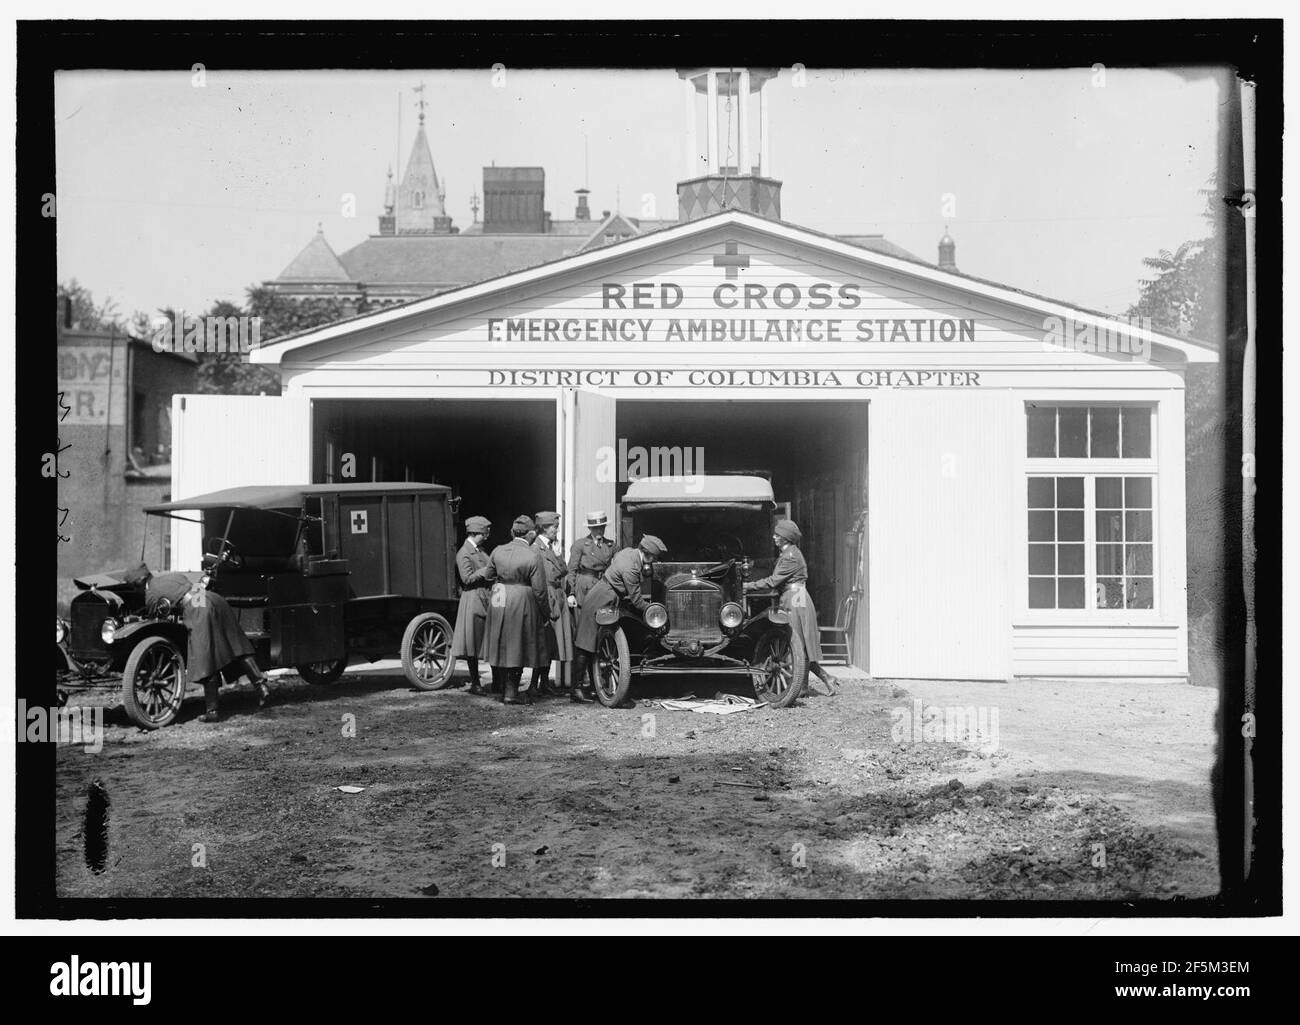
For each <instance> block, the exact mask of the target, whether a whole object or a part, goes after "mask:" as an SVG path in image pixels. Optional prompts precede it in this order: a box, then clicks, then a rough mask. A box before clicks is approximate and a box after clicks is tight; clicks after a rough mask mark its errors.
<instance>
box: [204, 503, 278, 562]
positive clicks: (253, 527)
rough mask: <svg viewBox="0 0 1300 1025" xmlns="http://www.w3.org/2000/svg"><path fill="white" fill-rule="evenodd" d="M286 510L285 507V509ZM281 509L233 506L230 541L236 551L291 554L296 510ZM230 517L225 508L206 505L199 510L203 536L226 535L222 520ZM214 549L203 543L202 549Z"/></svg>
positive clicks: (243, 553)
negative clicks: (275, 510)
mask: <svg viewBox="0 0 1300 1025" xmlns="http://www.w3.org/2000/svg"><path fill="white" fill-rule="evenodd" d="M285 512H289V510H285ZM285 512H273V511H271V510H266V509H236V510H235V519H234V522H233V523H231V525H230V535H229V540H230V543H231V544H233V545H234V546H235V551H236V552H238V553H239V554H240V555H277V556H286V557H287V556H290V555H293V554H294V546H295V544H296V542H297V540H298V519H297V514H296V510H294V511H293V515H285ZM229 520H230V510H229V509H207V510H205V511H204V513H203V534H204V537H205V538H209V537H210V538H220V537H226V524H227V522H229ZM213 550H214V549H213V548H212V547H211V546H209V545H206V544H205V547H204V551H213Z"/></svg>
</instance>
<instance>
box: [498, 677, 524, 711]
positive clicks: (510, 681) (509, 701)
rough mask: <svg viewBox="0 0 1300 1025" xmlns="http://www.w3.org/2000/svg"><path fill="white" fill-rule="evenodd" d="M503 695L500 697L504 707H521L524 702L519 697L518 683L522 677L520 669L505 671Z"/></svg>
mask: <svg viewBox="0 0 1300 1025" xmlns="http://www.w3.org/2000/svg"><path fill="white" fill-rule="evenodd" d="M506 673H507V675H506V683H505V693H504V694H503V695H502V696H501V703H502V704H504V705H522V704H523V703H524V702H523V701H522V700H521V699H520V697H519V681H520V679H521V678H522V677H523V675H524V671H523V669H522V668H520V669H508V670H506Z"/></svg>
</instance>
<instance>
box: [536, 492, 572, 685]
mask: <svg viewBox="0 0 1300 1025" xmlns="http://www.w3.org/2000/svg"><path fill="white" fill-rule="evenodd" d="M533 522H534V523H536V524H537V539H536V540H535V541H534V542H533V548H534V549H535V550H536V551H537V552H538V553H539V555H540V556H541V559H542V569H543V570H545V572H546V591H547V596H548V598H549V599H550V605H549V612H550V620H549V622H548V623H547V624H546V625H545V626H544V627H543V628H542V642H541V644H539V645H538V651H537V665H536V666H535V667H534V669H533V673H532V677H533V678H532V683H531V684H530V685H529V688H528V689H529V691H530V692H533V693H535V694H537V695H538V696H539V697H540V696H541V695H543V694H549V693H551V691H550V689H549V685H550V675H551V663H552V662H557V663H559V666H558V669H559V680H558V681H557V682H560V683H563V682H564V681H565V679H566V677H567V676H568V675H569V668H570V663H572V661H573V617H572V615H571V613H570V611H569V606H568V603H567V601H566V600H565V598H566V595H565V593H564V578H565V565H564V560H563V559H562V558H560V554H559V552H557V551H556V550H555V547H556V544H557V543H558V542H557V541H556V538H557V537H558V536H559V533H560V514H559V513H556V512H550V511H545V512H539V513H538V514H537V515H536V516H534V517H533Z"/></svg>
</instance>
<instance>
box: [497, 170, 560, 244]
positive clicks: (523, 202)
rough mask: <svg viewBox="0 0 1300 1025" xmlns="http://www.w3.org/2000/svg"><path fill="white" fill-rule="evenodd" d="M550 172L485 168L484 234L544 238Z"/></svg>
mask: <svg viewBox="0 0 1300 1025" xmlns="http://www.w3.org/2000/svg"><path fill="white" fill-rule="evenodd" d="M545 194H546V172H545V171H544V170H543V169H542V168H540V167H485V168H483V234H485V235H500V234H516V235H540V234H542V233H543V232H544V231H545V230H546V213H545V210H544V209H543V203H544V197H545Z"/></svg>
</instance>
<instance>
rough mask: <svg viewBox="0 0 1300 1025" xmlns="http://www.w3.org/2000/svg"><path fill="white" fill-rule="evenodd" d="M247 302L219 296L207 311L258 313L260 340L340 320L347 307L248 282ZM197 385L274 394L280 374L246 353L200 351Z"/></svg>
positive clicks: (214, 313)
mask: <svg viewBox="0 0 1300 1025" xmlns="http://www.w3.org/2000/svg"><path fill="white" fill-rule="evenodd" d="M246 296H247V305H246V307H245V308H242V309H241V308H240V307H239V306H237V305H235V304H234V303H232V302H228V301H225V300H222V301H220V302H218V303H216V304H214V305H213V307H212V309H210V310H209V311H208V315H209V316H214V317H239V316H248V317H258V318H260V321H259V330H258V336H259V338H260V340H261V343H262V344H265V343H266V342H269V341H272V340H273V339H276V338H282V337H284V336H285V335H289V334H294V333H295V332H298V331H305V330H307V329H309V328H313V327H320V326H321V325H322V324H329V323H332V322H333V321H336V320H341V319H342V318H343V317H345V316H347V315H348V314H349V313H350V312H351V311H350V310H349V309H347V308H345V307H344V305H343V303H342V302H340V301H339V300H338V299H333V298H329V297H321V298H319V299H290V298H288V297H286V296H284V295H282V294H280V293H278V292H276V291H274V290H273V289H269V288H265V287H263V286H260V285H250V286H249V288H248V289H247V292H246ZM198 389H199V391H200V392H204V393H211V394H223V395H277V394H279V392H280V375H279V374H278V373H277V372H276V371H274V370H272V369H271V368H270V367H264V366H261V365H259V364H255V363H251V362H250V361H249V359H248V357H247V356H245V355H241V356H238V357H232V356H231V355H230V354H229V353H202V354H200V356H199V369H198Z"/></svg>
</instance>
